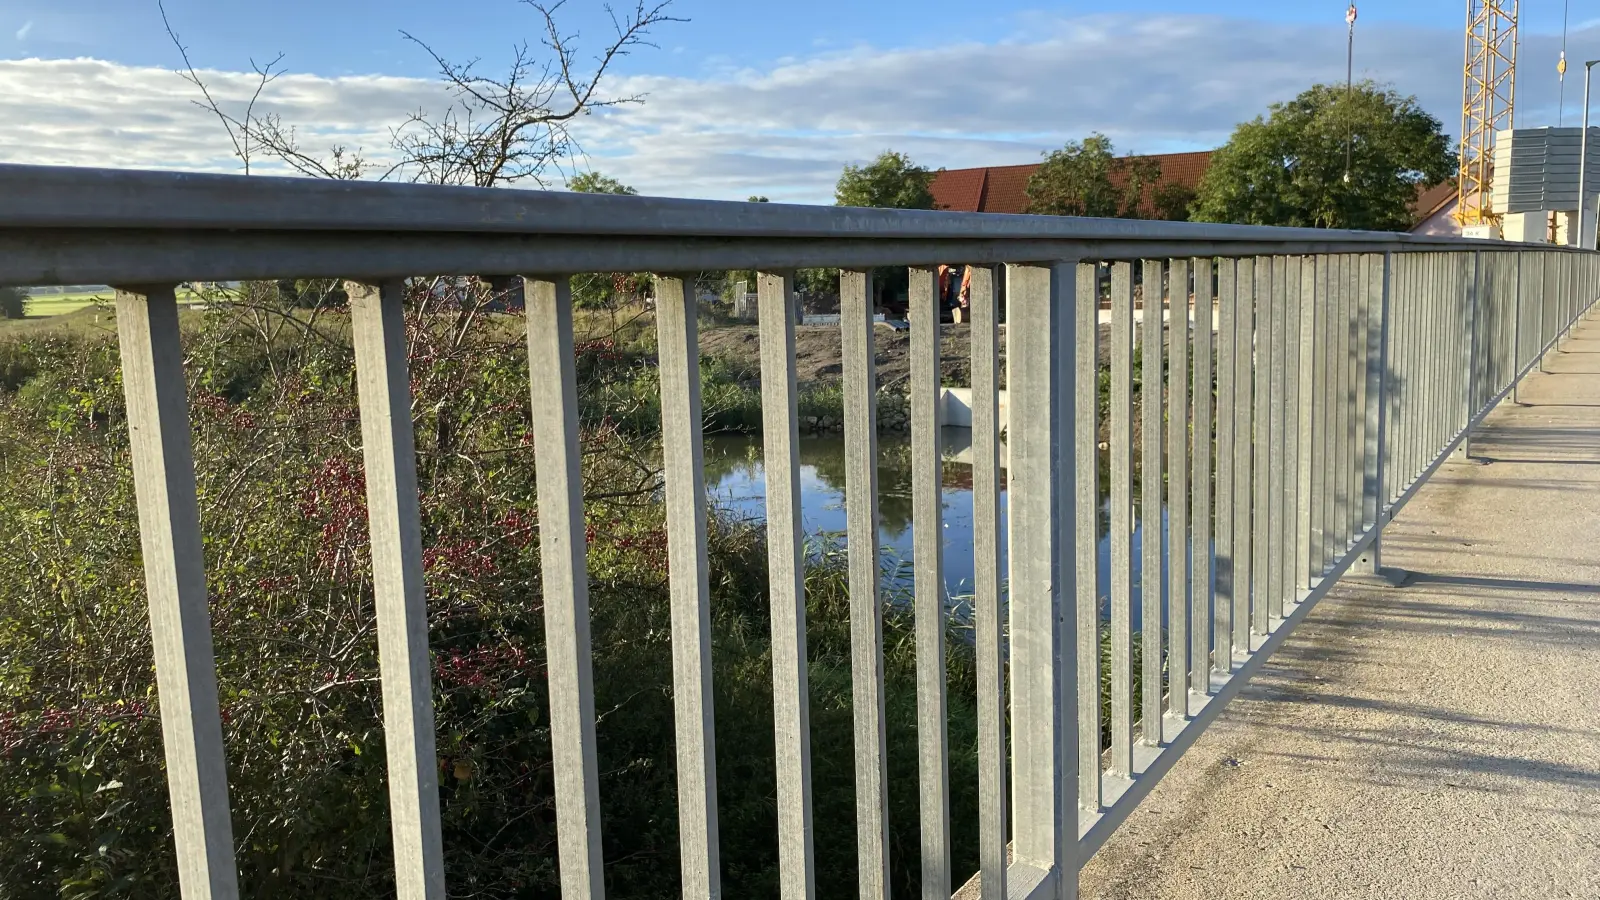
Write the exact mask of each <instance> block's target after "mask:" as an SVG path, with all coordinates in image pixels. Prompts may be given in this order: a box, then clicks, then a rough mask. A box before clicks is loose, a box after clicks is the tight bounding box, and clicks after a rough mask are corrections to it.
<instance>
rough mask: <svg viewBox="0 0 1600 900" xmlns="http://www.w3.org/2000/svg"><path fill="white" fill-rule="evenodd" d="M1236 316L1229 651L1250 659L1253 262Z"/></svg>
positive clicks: (1244, 271) (1241, 283)
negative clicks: (1231, 593) (1231, 585)
mask: <svg viewBox="0 0 1600 900" xmlns="http://www.w3.org/2000/svg"><path fill="white" fill-rule="evenodd" d="M1238 265H1239V279H1238V312H1237V314H1236V315H1235V316H1234V327H1235V328H1236V329H1237V330H1238V336H1237V338H1236V339H1235V343H1234V360H1233V361H1234V369H1235V371H1234V375H1233V383H1234V393H1233V400H1234V403H1233V435H1234V443H1233V451H1234V452H1233V492H1234V493H1233V516H1234V518H1233V561H1234V565H1233V588H1234V590H1233V650H1234V652H1235V653H1249V652H1250V650H1251V643H1250V625H1251V623H1250V597H1251V592H1252V588H1253V587H1254V582H1255V579H1254V575H1255V570H1254V569H1253V568H1252V567H1253V564H1254V560H1255V554H1254V553H1253V552H1252V550H1253V548H1252V546H1251V541H1252V540H1253V538H1254V532H1253V531H1252V530H1251V526H1252V525H1253V524H1254V522H1253V514H1254V512H1255V494H1254V487H1255V480H1254V474H1255V473H1254V469H1253V468H1252V464H1253V463H1254V461H1255V456H1254V451H1255V434H1256V433H1255V416H1254V412H1255V368H1256V296H1257V295H1256V261H1255V260H1254V259H1241V260H1239V263H1238Z"/></svg>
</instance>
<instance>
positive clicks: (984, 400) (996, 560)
mask: <svg viewBox="0 0 1600 900" xmlns="http://www.w3.org/2000/svg"><path fill="white" fill-rule="evenodd" d="M994 282H995V271H994V269H992V268H989V267H983V266H980V267H978V268H975V269H973V270H972V293H971V299H970V302H969V305H970V306H971V309H972V548H973V563H972V568H973V613H974V615H975V617H976V619H977V623H976V624H977V636H976V640H977V651H978V863H979V869H980V872H981V881H982V888H983V890H982V894H983V896H985V897H1004V896H1005V895H1006V758H1007V757H1006V730H1005V729H1006V716H1005V709H1006V706H1005V703H1006V692H1005V662H1004V661H1005V628H1004V622H1003V621H1002V620H1001V603H1000V395H999V387H1000V377H999V371H1000V344H999V334H998V329H997V328H996V320H997V319H998V318H999V315H998V304H997V303H996V299H995V283H994Z"/></svg>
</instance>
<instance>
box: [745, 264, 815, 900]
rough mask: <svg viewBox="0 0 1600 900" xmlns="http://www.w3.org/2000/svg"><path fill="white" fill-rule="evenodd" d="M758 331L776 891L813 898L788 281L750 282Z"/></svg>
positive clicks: (786, 276)
mask: <svg viewBox="0 0 1600 900" xmlns="http://www.w3.org/2000/svg"><path fill="white" fill-rule="evenodd" d="M756 284H757V303H758V304H759V315H760V332H761V435H762V438H761V440H762V458H763V463H764V466H765V469H766V478H767V485H766V487H767V572H768V578H769V581H770V585H771V586H770V588H769V591H770V594H771V604H772V706H773V728H774V733H775V737H776V744H777V773H778V796H777V801H778V869H779V872H778V889H779V893H780V895H781V896H782V897H783V898H784V900H800V898H807V900H809V898H810V897H812V896H814V895H815V893H816V862H815V857H814V855H813V851H812V842H811V712H810V687H809V684H808V678H807V671H806V596H805V554H804V548H803V538H802V533H801V526H800V454H799V446H798V445H799V441H800V422H799V410H798V407H797V403H796V399H795V397H796V388H795V364H794V313H795V297H794V275H793V273H791V272H760V273H758V274H757V276H756Z"/></svg>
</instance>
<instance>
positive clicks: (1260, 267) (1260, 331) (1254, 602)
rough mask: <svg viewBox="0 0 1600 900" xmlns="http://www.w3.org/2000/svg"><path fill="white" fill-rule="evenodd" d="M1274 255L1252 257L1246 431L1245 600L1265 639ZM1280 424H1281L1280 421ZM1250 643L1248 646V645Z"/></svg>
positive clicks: (1275, 315) (1269, 557)
mask: <svg viewBox="0 0 1600 900" xmlns="http://www.w3.org/2000/svg"><path fill="white" fill-rule="evenodd" d="M1278 262H1279V260H1278V258H1277V257H1272V256H1263V257H1260V258H1259V259H1257V260H1256V338H1255V343H1256V360H1255V369H1254V371H1252V372H1251V375H1252V380H1253V383H1254V390H1255V427H1254V430H1253V431H1252V432H1251V441H1250V443H1251V451H1252V453H1251V463H1252V465H1251V478H1252V480H1253V488H1254V491H1253V495H1252V497H1251V500H1250V508H1251V513H1252V516H1251V525H1252V534H1251V546H1252V549H1253V555H1252V557H1251V561H1252V562H1253V563H1254V566H1253V569H1252V571H1251V578H1250V580H1251V583H1252V584H1253V586H1254V591H1253V596H1252V598H1251V604H1250V630H1251V632H1253V633H1254V634H1255V635H1257V636H1259V637H1265V636H1266V634H1267V631H1268V628H1269V626H1270V623H1269V621H1268V614H1269V613H1270V612H1271V610H1272V525H1273V521H1274V520H1273V518H1272V514H1273V508H1272V470H1273V469H1274V468H1276V467H1277V462H1278V461H1277V459H1275V458H1274V452H1273V446H1274V444H1273V440H1272V436H1273V434H1274V432H1273V430H1272V420H1273V415H1272V404H1273V396H1272V370H1273V367H1274V366H1275V365H1276V360H1275V359H1274V357H1275V355H1276V350H1277V348H1276V347H1275V346H1274V344H1273V340H1272V336H1273V334H1274V333H1275V331H1276V329H1275V328H1274V322H1276V321H1277V319H1278V311H1277V309H1276V307H1277V305H1278V300H1279V297H1278V295H1277V293H1276V291H1275V290H1274V288H1275V286H1276V284H1277V278H1276V277H1275V271H1276V269H1277V267H1278ZM1280 424H1281V423H1280ZM1253 648H1254V645H1252V649H1253Z"/></svg>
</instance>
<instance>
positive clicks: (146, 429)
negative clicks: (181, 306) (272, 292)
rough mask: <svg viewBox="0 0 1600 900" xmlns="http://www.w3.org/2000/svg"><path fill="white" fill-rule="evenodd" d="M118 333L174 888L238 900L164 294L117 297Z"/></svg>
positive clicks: (185, 413)
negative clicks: (173, 847)
mask: <svg viewBox="0 0 1600 900" xmlns="http://www.w3.org/2000/svg"><path fill="white" fill-rule="evenodd" d="M117 332H118V338H119V340H120V343H121V347H122V390H123V396H124V397H125V398H126V400H127V403H128V444H129V449H130V450H131V451H132V456H133V486H134V497H135V499H136V501H137V504H138V508H139V546H140V549H141V550H142V551H143V556H144V577H145V590H146V591H147V593H148V596H149V604H150V638H151V645H152V649H153V650H154V655H155V667H156V691H157V696H158V698H159V699H160V702H161V743H162V749H163V750H164V752H165V759H166V764H167V793H168V796H169V797H170V798H171V801H172V831H173V843H174V844H175V845H176V849H177V857H178V881H179V885H180V887H181V888H182V890H183V895H184V896H185V897H186V898H192V900H234V898H236V897H238V896H239V881H238V871H237V868H236V866H235V863H234V856H233V821H232V816H231V813H230V811H229V808H228V766H227V756H226V751H225V749H224V747H223V745H222V716H221V709H220V707H219V706H218V699H217V672H216V660H215V657H214V656H213V654H212V644H211V606H210V603H209V602H208V601H207V597H206V573H205V562H204V558H203V553H204V551H203V547H202V543H201V537H200V505H199V502H198V500H197V499H196V493H195V490H196V489H195V477H194V452H193V449H192V447H191V446H190V443H189V440H190V439H189V397H188V384H187V382H186V381H185V380H184V376H183V347H182V345H181V343H180V338H179V335H178V303H177V298H176V297H175V296H174V293H173V290H172V286H171V285H152V286H145V287H138V288H129V289H123V290H118V291H117ZM406 424H407V426H409V425H410V417H407V418H406ZM424 634H426V631H424ZM424 673H426V670H424ZM426 712H427V717H428V720H429V721H430V722H431V721H432V718H433V715H432V713H433V710H432V708H431V707H428V708H427V709H426ZM402 724H403V723H402ZM432 738H433V735H432V733H431V732H430V733H429V735H428V739H429V741H430V742H431V741H432ZM429 771H430V772H431V771H432V770H431V768H430V769H429ZM435 827H437V817H435Z"/></svg>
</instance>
